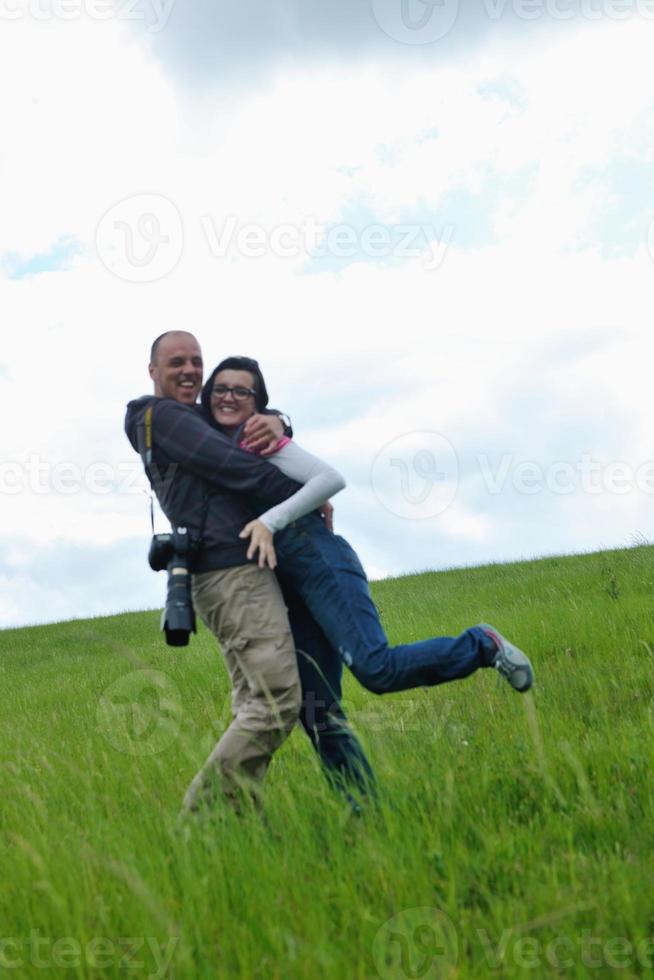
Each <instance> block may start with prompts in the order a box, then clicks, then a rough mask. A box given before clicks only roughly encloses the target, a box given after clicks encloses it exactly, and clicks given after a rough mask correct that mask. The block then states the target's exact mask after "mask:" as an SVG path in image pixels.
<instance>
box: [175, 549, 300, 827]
mask: <svg viewBox="0 0 654 980" xmlns="http://www.w3.org/2000/svg"><path fill="white" fill-rule="evenodd" d="M193 604H194V606H195V610H196V612H197V614H198V615H199V616H200V617H201V619H202V621H203V622H204V623H205V625H206V626H207V627H208V628H209V629H210V630H211V632H212V633H213V634H214V636H216V637H217V639H218V642H219V643H220V646H221V649H222V652H223V656H224V658H225V663H226V665H227V669H228V671H229V675H230V677H231V681H232V714H233V720H232V723H231V724H230V726H229V728H228V729H227V731H226V732H225V734H224V735H223V736H222V738H221V739H220V741H219V742H218V744H217V745H216V747H215V748H214V749H213V751H212V752H211V755H210V756H209V758H208V759H207V761H206V762H205V764H204V765H203V767H202V768H201V769H200V771H199V772H198V774H197V775H196V776H195V778H194V779H193V782H192V783H191V785H190V786H189V788H188V791H187V793H186V796H185V797H184V807H185V808H186V809H190V810H195V809H197V807H198V806H199V805H200V804H201V803H202V802H203V801H209V800H210V799H211V798H212V797H214V796H215V795H216V793H220V792H222V793H223V794H224V795H225V796H226V797H227V798H228V799H229V800H230V801H232V802H233V803H234V804H236V805H238V802H239V800H241V799H242V796H243V794H244V793H245V794H247V795H249V796H250V797H251V798H253V799H254V801H255V802H257V800H258V796H259V791H260V784H261V782H262V780H263V777H264V776H265V774H266V770H267V768H268V765H269V763H270V760H271V758H272V755H273V753H274V752H275V750H276V749H278V748H279V746H280V745H281V744H282V742H283V741H284V740H285V738H286V737H287V736H288V734H289V733H290V731H291V730H292V728H293V726H294V725H295V722H296V721H297V718H298V715H299V711H300V705H301V698H302V694H301V688H300V678H299V674H298V667H297V658H296V655H295V645H294V643H293V637H292V634H291V628H290V626H289V622H288V616H287V614H286V606H285V605H284V600H283V598H282V594H281V591H280V588H279V585H278V584H277V579H276V578H275V576H274V574H273V572H272V571H271V570H270V569H269V568H263V569H262V568H258V567H257V566H256V565H252V564H250V565H238V566H236V567H234V568H221V569H218V570H217V571H213V572H203V573H201V574H198V575H194V576H193Z"/></svg>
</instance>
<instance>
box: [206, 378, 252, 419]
mask: <svg viewBox="0 0 654 980" xmlns="http://www.w3.org/2000/svg"><path fill="white" fill-rule="evenodd" d="M221 385H224V386H226V387H227V388H228V389H229V390H227V391H222V392H221V391H220V390H219V391H216V388H220V386H221ZM239 388H240V389H247V390H248V391H251V390H252V389H253V388H254V378H253V377H252V375H251V374H250V372H249V371H231V370H225V371H219V372H218V374H217V375H216V377H215V378H214V379H213V391H212V393H211V414H212V415H213V417H214V419H215V420H216V422H217V423H218V425H220V426H221V427H222V428H225V429H232V430H233V429H237V428H238V427H239V425H241V424H242V423H243V422H245V420H246V419H249V418H250V416H251V415H254V413H255V411H256V406H255V402H254V395H249V394H248V395H247V397H246V398H243V399H241V398H238V397H236V395H238V394H239V391H238V389H239ZM233 389H236V395H235V394H234V391H233Z"/></svg>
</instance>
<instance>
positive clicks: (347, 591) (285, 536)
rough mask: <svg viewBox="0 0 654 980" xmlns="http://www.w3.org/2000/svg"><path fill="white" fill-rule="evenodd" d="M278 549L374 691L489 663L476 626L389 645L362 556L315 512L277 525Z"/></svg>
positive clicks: (297, 585)
mask: <svg viewBox="0 0 654 980" xmlns="http://www.w3.org/2000/svg"><path fill="white" fill-rule="evenodd" d="M275 550H276V552H277V560H278V563H279V565H278V571H279V573H280V574H281V575H282V576H283V577H284V579H285V581H287V582H288V584H289V586H290V587H291V588H292V589H293V590H294V591H295V592H296V593H297V594H298V595H299V596H300V597H301V598H302V600H303V601H304V603H305V604H306V606H307V608H308V610H309V612H310V613H311V615H312V616H313V618H314V619H315V621H316V622H317V623H318V624H319V625H320V627H321V629H322V631H323V633H324V634H325V636H326V638H327V640H328V641H329V643H330V644H331V646H332V647H334V649H336V650H338V652H339V654H340V656H341V658H342V660H343V662H344V663H345V664H347V666H348V667H349V668H350V670H351V671H352V673H353V674H354V676H355V677H356V678H357V680H358V681H359V682H360V683H361V684H362V685H363V686H364V687H365V688H367V689H368V690H369V691H372V692H373V693H374V694H388V693H390V692H392V691H406V690H408V689H409V688H413V687H425V686H429V687H430V686H432V685H435V684H443V683H445V682H446V681H454V680H459V679H460V678H463V677H468V675H469V674H472V673H473V672H474V671H475V670H477V668H478V667H490V666H492V664H493V660H494V658H495V654H496V652H497V651H496V647H495V644H494V643H493V641H492V640H491V639H490V638H489V637H488V636H486V634H485V633H484V632H483V630H481V629H480V628H479V627H478V626H473V627H471V628H470V629H467V630H465V632H463V633H461V635H460V636H456V637H435V638H433V639H430V640H422V641H420V642H418V643H405V644H401V645H399V646H395V647H391V646H389V643H388V640H387V638H386V634H385V633H384V630H383V628H382V625H381V623H380V622H379V614H378V612H377V609H376V607H375V604H374V603H373V601H372V598H371V596H370V589H369V588H368V582H367V579H366V574H365V572H364V570H363V567H362V565H361V562H360V561H359V559H358V558H357V555H356V553H355V552H354V550H353V549H352V548H351V547H350V545H349V544H348V543H347V541H346V540H345V539H344V538H342V537H340V536H339V535H338V534H332V532H331V531H329V530H327V528H326V527H325V525H324V522H323V521H322V520H321V518H320V517H318V516H317V515H316V514H308V515H307V516H306V517H302V518H300V520H298V521H296V522H295V523H293V524H291V525H289V526H288V527H287V528H284V530H283V531H278V533H277V534H276V535H275Z"/></svg>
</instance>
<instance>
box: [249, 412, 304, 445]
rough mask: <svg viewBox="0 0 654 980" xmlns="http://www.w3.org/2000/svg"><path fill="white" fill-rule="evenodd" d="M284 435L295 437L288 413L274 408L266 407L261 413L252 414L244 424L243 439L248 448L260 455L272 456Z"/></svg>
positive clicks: (290, 437)
mask: <svg viewBox="0 0 654 980" xmlns="http://www.w3.org/2000/svg"><path fill="white" fill-rule="evenodd" d="M282 436H288V438H289V439H292V437H293V428H292V426H291V420H290V419H289V417H288V415H284V413H283V412H278V411H277V410H276V409H274V408H266V409H264V411H263V413H261V414H260V415H252V416H251V417H250V418H249V419H248V420H247V422H246V423H245V425H244V426H243V433H242V439H243V440H244V441H245V442H246V444H247V445H246V448H247V449H248V450H249V451H250V452H252V453H257V454H258V455H260V456H270V455H271V454H272V453H274V451H275V449H276V448H277V443H278V442H279V440H280V439H281V437H282Z"/></svg>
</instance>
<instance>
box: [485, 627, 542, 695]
mask: <svg viewBox="0 0 654 980" xmlns="http://www.w3.org/2000/svg"><path fill="white" fill-rule="evenodd" d="M479 628H480V629H482V630H483V631H484V633H485V634H486V636H490V638H491V640H492V641H493V643H494V644H495V646H496V647H497V654H496V656H495V662H494V663H493V666H494V667H495V669H496V670H498V671H499V673H500V674H501V675H502V677H506V679H507V681H508V682H509V684H510V685H511V687H512V688H513V689H514V690H516V691H520V693H521V694H524V692H525V691H528V690H529V688H530V687H531V685H532V684H533V683H534V671H533V668H532V666H531V664H530V662H529V658H528V657H527V656H526V655H525V654H524V653H523V652H522V650H519V649H518V647H517V646H515V645H514V644H513V643H509V641H508V640H507V639H506V637H505V636H502V634H501V633H500V632H498V630H496V629H495V627H494V626H489V625H488V623H480V624H479Z"/></svg>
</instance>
